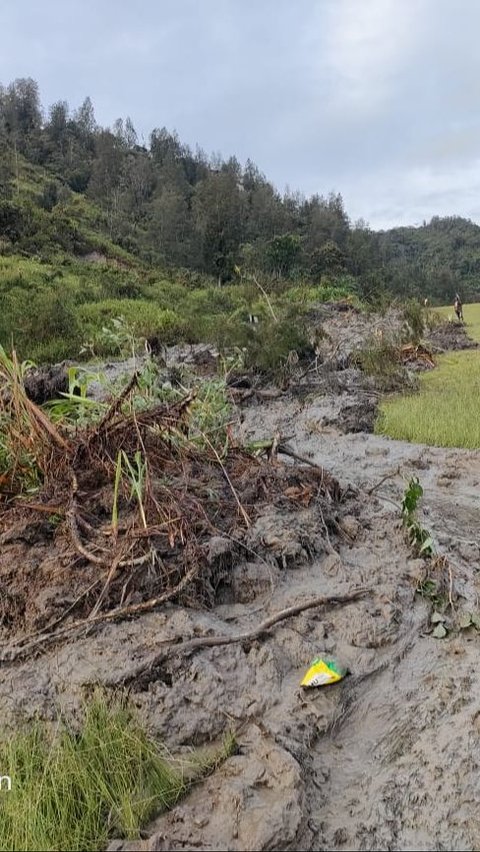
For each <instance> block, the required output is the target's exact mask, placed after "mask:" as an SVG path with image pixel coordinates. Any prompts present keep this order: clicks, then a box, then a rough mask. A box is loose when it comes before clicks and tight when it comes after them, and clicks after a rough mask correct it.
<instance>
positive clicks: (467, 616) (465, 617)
mask: <svg viewBox="0 0 480 852" xmlns="http://www.w3.org/2000/svg"><path fill="white" fill-rule="evenodd" d="M471 626H472V614H471V613H470V612H464V613H462V615H461V617H460V620H459V622H458V627H459V629H460V630H466V629H467V628H468V627H471Z"/></svg>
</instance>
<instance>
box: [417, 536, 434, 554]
mask: <svg viewBox="0 0 480 852" xmlns="http://www.w3.org/2000/svg"><path fill="white" fill-rule="evenodd" d="M432 551H433V538H432V537H431V536H430V535H429V536H428V538H426V539H425V541H424V542H423V544H422V546H421V548H420V553H432Z"/></svg>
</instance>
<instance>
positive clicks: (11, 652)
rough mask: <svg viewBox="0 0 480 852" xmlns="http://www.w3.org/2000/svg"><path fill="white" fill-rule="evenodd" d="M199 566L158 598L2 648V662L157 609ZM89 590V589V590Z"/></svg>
mask: <svg viewBox="0 0 480 852" xmlns="http://www.w3.org/2000/svg"><path fill="white" fill-rule="evenodd" d="M198 571H199V566H198V565H194V566H193V567H192V568H190V571H188V573H187V574H185V575H184V576H183V577H182V579H181V580H180V582H179V583H178V584H177V585H176V586H175V587H174V588H172V589H169V590H168V591H166V592H164V593H163V594H162V595H159V596H158V597H157V598H150V599H149V600H148V601H142V602H141V603H138V604H130V605H129V606H124V607H117V608H116V609H111V610H109V611H108V612H102V613H99V614H98V615H95V616H93V617H90V616H89V617H88V618H82V619H81V620H79V621H74V622H73V623H72V624H68V625H66V626H65V627H62V628H60V630H54V631H52V632H50V633H42V634H40V635H38V636H37V638H35V639H34V641H32V642H28V643H27V644H26V645H23V646H22V647H20V648H13V647H12V646H10V647H8V646H7V647H6V648H0V663H7V662H8V663H11V662H13V661H15V660H17V659H19V658H20V657H21V658H25V657H26V656H27V655H28V654H29V653H30V652H31V651H34V650H35V649H36V648H37V647H38V646H40V645H43V644H45V643H47V644H48V643H49V642H54V641H56V640H57V639H61V638H62V637H63V636H66V635H67V634H68V633H73V632H74V631H78V632H80V631H81V630H82V628H90V627H91V626H92V625H93V624H99V623H100V622H101V621H119V620H122V619H123V618H129V617H130V616H132V615H138V614H139V613H143V612H150V611H151V610H153V609H156V608H157V607H158V606H160V605H161V604H164V603H167V601H170V600H171V599H172V598H174V597H176V596H177V595H179V594H180V593H181V592H182V591H183V590H184V588H185V587H186V586H188V584H189V583H190V582H191V581H192V580H193V579H194V578H195V576H196V575H197V574H198ZM87 591H89V589H88V590H87Z"/></svg>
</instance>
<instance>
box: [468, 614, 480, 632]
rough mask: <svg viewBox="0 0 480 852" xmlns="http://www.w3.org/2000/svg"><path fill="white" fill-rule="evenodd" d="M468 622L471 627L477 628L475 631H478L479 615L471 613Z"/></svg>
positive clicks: (479, 628) (479, 626) (479, 624)
mask: <svg viewBox="0 0 480 852" xmlns="http://www.w3.org/2000/svg"><path fill="white" fill-rule="evenodd" d="M470 621H471V622H472V624H473V626H474V627H476V628H477V630H480V613H478V612H472V614H471V616H470Z"/></svg>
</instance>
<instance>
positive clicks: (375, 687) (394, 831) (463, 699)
mask: <svg viewBox="0 0 480 852" xmlns="http://www.w3.org/2000/svg"><path fill="white" fill-rule="evenodd" d="M357 319H358V318H357V316H356V315H354V317H353V321H354V322H355V323H356V322H357ZM336 321H337V316H334V317H333V318H332V323H336ZM330 333H332V329H331V331H330ZM332 337H333V333H332ZM340 377H341V373H338V374H337V378H336V380H335V381H337V380H340ZM333 384H334V382H333ZM350 384H353V383H352V382H350ZM369 393H370V395H371V400H372V401H373V400H374V399H375V393H374V390H373V389H372V388H370V391H369ZM365 394H366V391H365V389H362V388H361V387H360V388H359V390H358V392H357V397H356V398H355V396H354V394H353V391H350V390H348V389H345V386H344V388H343V390H341V391H340V393H338V391H333V390H331V385H330V384H329V383H328V381H326V379H325V375H322V374H321V373H319V374H318V376H316V375H314V376H313V382H312V379H311V378H310V379H309V384H308V387H307V389H306V391H305V393H294V392H288V393H286V394H283V395H282V396H281V397H280V398H278V399H270V400H268V401H265V399H264V400H261V399H259V398H258V397H255V396H254V397H251V398H250V399H248V400H247V402H246V403H244V404H243V406H242V410H241V412H240V415H241V416H239V418H238V420H239V426H238V432H239V437H240V438H241V439H242V440H246V441H249V440H252V439H263V438H266V437H272V436H273V435H274V434H277V433H281V434H282V435H287V436H289V444H290V446H292V447H293V448H294V449H295V451H296V452H297V453H298V454H300V455H301V456H303V457H305V458H306V459H309V460H311V461H312V462H315V463H317V464H319V465H323V466H325V468H326V469H327V470H329V471H331V472H332V473H333V474H334V475H335V476H336V477H337V478H338V479H339V481H340V485H341V486H342V489H343V492H344V498H343V500H342V501H341V503H340V504H339V506H338V507H333V510H332V511H333V516H334V520H335V524H333V525H332V523H331V520H332V519H331V518H330V524H329V526H327V531H326V532H327V534H326V532H325V526H324V525H325V518H323V517H322V515H321V513H319V508H318V505H317V504H316V503H315V502H310V503H309V501H308V494H306V492H305V491H304V492H303V495H304V499H303V502H302V491H301V490H300V491H299V492H298V505H297V507H296V511H295V513H292V512H290V513H286V512H285V511H284V508H282V506H281V505H280V506H279V505H271V506H270V507H267V508H265V510H264V511H263V512H262V513H261V515H260V517H259V518H258V519H257V520H256V521H255V524H254V525H253V526H252V528H251V530H250V533H249V536H250V537H249V539H248V545H249V547H250V557H249V558H243V559H242V560H240V559H239V558H238V557H237V558H235V559H234V560H233V563H232V564H231V566H230V568H229V570H230V572H231V583H230V584H227V586H226V587H225V588H224V592H223V598H222V596H220V598H219V602H218V603H217V605H216V606H215V608H214V609H213V610H211V611H207V610H195V609H191V608H185V607H182V606H180V605H178V604H168V605H166V606H165V607H164V608H162V609H160V610H158V611H155V612H151V613H149V614H145V615H143V616H142V617H140V618H137V619H132V620H131V621H124V622H120V623H118V624H114V623H111V624H103V625H97V626H95V627H93V626H92V627H90V629H89V631H85V633H84V634H83V635H81V636H79V637H78V638H77V639H76V640H75V642H74V643H72V642H63V643H60V644H58V646H56V647H54V648H53V649H49V650H46V652H45V653H43V654H40V655H38V656H37V657H36V658H35V659H29V660H26V661H22V662H16V663H13V662H10V663H9V662H8V661H5V662H4V663H3V665H2V666H1V668H0V714H1V718H2V720H3V722H4V724H5V725H7V726H13V725H15V724H17V723H18V721H19V720H20V719H25V718H27V719H33V718H34V717H36V716H40V717H41V718H44V719H47V720H53V719H54V718H55V717H56V714H57V713H58V711H59V710H64V711H67V712H69V713H73V714H75V713H77V712H78V710H79V707H80V703H81V700H82V697H83V696H85V695H88V694H89V691H90V690H91V688H92V685H94V684H98V683H100V684H110V685H111V684H112V681H113V682H114V681H115V680H118V681H120V680H121V679H122V678H128V675H129V673H131V672H133V671H134V670H135V669H136V667H137V666H138V664H139V663H141V662H142V661H144V660H148V659H149V658H150V657H151V656H152V655H154V654H155V652H156V651H158V648H159V646H160V643H161V642H162V641H164V640H165V639H170V638H177V639H178V638H181V639H188V638H191V637H194V636H200V635H204V634H208V635H214V634H220V633H222V634H224V633H231V634H232V635H233V634H236V633H238V632H240V631H243V630H248V629H249V628H253V627H254V626H255V625H256V624H258V623H259V622H260V621H262V620H263V619H264V618H266V617H267V616H268V615H270V614H273V613H275V612H277V611H279V610H281V609H282V608H284V607H287V606H291V605H293V604H296V603H300V602H301V601H306V600H308V599H310V598H311V597H314V596H316V595H319V594H325V595H339V594H345V593H347V592H349V591H352V590H354V589H357V588H359V587H362V588H363V587H365V588H366V589H367V590H368V593H367V594H366V596H365V597H363V598H362V599H360V600H358V601H355V602H352V603H349V604H346V605H344V606H336V607H332V608H323V609H322V608H319V609H318V610H309V611H306V612H304V613H302V614H300V615H298V616H296V617H295V618H292V619H289V620H287V621H284V622H282V623H281V624H278V625H277V626H276V627H275V628H272V630H271V631H270V632H268V633H266V634H264V635H263V636H262V637H261V638H260V639H257V640H255V641H253V642H250V643H248V642H244V643H237V644H232V645H229V646H226V647H217V648H204V649H202V650H200V651H198V652H197V653H196V654H194V655H192V656H191V657H188V658H184V657H181V656H176V655H175V653H172V654H171V655H170V656H169V657H168V658H167V660H166V661H165V664H164V665H163V667H162V668H161V669H160V670H156V671H155V674H154V677H152V678H151V679H150V680H149V681H148V682H147V683H142V684H138V685H137V686H136V685H135V682H133V683H132V684H131V686H130V691H131V697H132V700H133V701H134V703H135V704H136V706H137V708H138V711H139V713H140V715H141V717H142V718H143V719H144V721H145V723H146V724H147V726H148V728H149V729H150V730H151V731H152V732H153V733H154V734H156V735H157V736H159V737H160V738H161V739H162V740H163V741H164V742H165V744H166V745H167V747H168V748H169V749H170V750H171V751H172V752H178V751H181V750H183V749H187V748H190V747H191V746H194V745H201V744H204V743H209V742H212V741H218V740H219V739H220V738H221V737H222V735H223V734H224V733H225V731H226V730H227V729H229V728H233V729H235V730H236V731H237V737H238V742H239V753H238V754H237V755H235V756H233V757H231V758H229V759H228V760H227V761H226V762H225V763H224V764H223V765H222V766H221V767H220V768H219V769H217V770H216V771H215V773H214V774H212V775H211V776H210V777H209V778H208V779H206V781H205V782H204V783H202V784H201V785H198V786H196V787H195V788H194V789H193V790H192V791H191V793H190V794H189V795H188V796H187V797H186V798H185V799H184V800H183V801H182V802H180V803H179V804H178V805H177V806H176V807H174V808H173V809H172V811H171V812H170V813H168V814H165V815H163V816H160V817H159V818H158V819H157V820H156V821H155V823H153V824H152V825H151V826H150V827H149V830H148V838H147V839H145V840H143V841H136V842H127V841H118V842H117V841H115V842H114V843H112V844H111V849H114V848H115V849H124V850H127V849H132V850H133V849H149V850H163V849H164V850H167V849H170V850H180V849H182V850H184V849H192V850H193V849H209V850H220V849H230V850H257V849H258V850H272V849H282V850H327V849H335V850H344V849H345V850H346V849H348V850H384V849H402V850H408V849H420V850H442V849H444V850H447V849H449V850H475V849H478V848H479V846H480V821H479V818H478V813H479V805H480V787H479V785H478V772H479V763H480V746H479V731H480V685H479V682H478V678H477V677H476V672H477V665H478V642H479V641H480V640H479V638H478V634H477V633H476V631H475V630H474V629H473V628H470V629H469V630H459V629H458V627H457V625H458V619H459V617H460V615H461V614H462V613H464V612H466V611H478V609H480V604H479V591H480V542H479V540H478V532H477V531H478V516H479V515H478V513H479V509H480V496H479V495H480V490H479V485H480V459H479V457H478V454H477V453H476V452H471V451H464V450H445V449H439V448H430V447H426V446H423V445H414V444H407V443H403V442H398V441H391V440H389V439H386V438H382V437H378V436H374V435H372V434H368V432H359V431H356V432H353V433H352V432H350V433H349V434H345V433H344V431H342V430H341V429H340V428H339V427H338V424H339V422H340V421H341V420H342V419H344V418H345V407H346V406H349V405H353V404H354V403H355V404H356V405H358V406H359V408H358V409H357V410H356V411H355V410H354V409H353V410H352V428H353V426H355V425H360V424H361V419H362V416H363V414H362V405H364V402H363V400H364V399H365ZM368 405H370V403H369V404H368ZM368 405H367V406H366V408H367V409H368ZM365 416H367V415H365ZM369 422H370V421H368V422H366V423H365V427H366V428H367V427H368V426H369ZM413 475H416V476H418V477H419V478H420V481H421V483H422V485H423V487H424V498H423V502H422V509H421V511H420V513H419V516H420V520H421V522H422V523H423V525H424V526H426V527H428V529H429V530H430V531H431V533H432V535H433V538H434V540H435V544H436V547H437V550H438V552H439V553H440V554H445V555H447V556H448V560H449V563H448V564H449V570H448V571H447V573H446V574H445V576H442V577H437V576H436V575H435V573H433V575H432V576H433V578H434V580H435V582H437V580H438V587H439V588H440V585H441V587H442V589H446V592H445V593H446V594H447V595H450V596H451V599H452V602H453V607H454V608H453V610H452V608H451V607H448V606H447V608H446V619H447V620H446V625H447V627H448V630H449V633H448V636H447V638H446V639H443V640H437V639H435V638H433V637H432V635H431V632H432V624H431V621H430V618H431V613H432V600H431V599H429V598H428V597H422V596H421V595H420V594H418V591H416V590H417V589H418V588H421V587H422V585H421V584H422V582H423V581H424V580H425V578H426V577H428V576H429V571H432V570H433V569H432V568H431V567H429V565H428V563H427V561H425V560H422V559H418V558H415V556H414V555H413V553H412V551H411V548H410V546H409V545H408V544H407V542H406V540H405V535H404V531H403V530H402V528H401V525H400V522H399V518H400V503H401V499H402V495H403V492H404V489H405V485H406V482H407V481H408V479H409V478H410V477H411V476H413ZM297 487H298V486H297ZM22 535H23V533H21V538H22ZM29 535H31V536H33V538H30V539H27V540H25V539H24V538H22V540H21V541H17V545H18V546H21V547H22V548H24V550H22V554H20V552H19V553H18V555H17V558H18V559H19V560H20V558H28V554H29V553H32V548H35V547H38V546H39V543H40V542H41V541H42V531H41V530H38V529H37V530H36V531H35V530H34V531H31V532H30V533H29ZM44 546H45V558H46V557H47V555H48V542H45V544H44ZM215 546H216V547H218V548H219V552H220V551H221V550H222V547H224V543H222V541H218V542H217V543H216V545H215ZM260 546H261V547H262V548H263V549H262V550H261V551H259V548H260ZM29 548H30V550H29ZM259 553H260V555H261V558H259V555H258V554H259ZM256 554H257V555H256ZM53 570H54V569H53V566H52V571H53ZM445 570H446V569H445ZM440 581H441V583H440ZM63 605H64V604H63ZM317 655H323V656H326V657H334V658H337V659H338V660H339V661H340V662H342V663H343V664H345V665H347V666H348V668H349V670H350V674H349V675H348V676H347V677H346V678H345V680H344V681H342V682H340V683H339V684H336V685H334V686H331V687H327V688H321V689H313V690H310V691H308V690H306V691H305V690H302V689H301V688H300V686H299V683H300V680H301V678H302V676H303V674H304V672H305V669H306V668H307V666H308V665H309V663H310V661H311V659H312V658H313V657H315V656H317ZM109 688H111V686H110V687H109Z"/></svg>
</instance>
